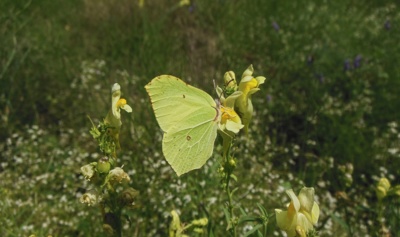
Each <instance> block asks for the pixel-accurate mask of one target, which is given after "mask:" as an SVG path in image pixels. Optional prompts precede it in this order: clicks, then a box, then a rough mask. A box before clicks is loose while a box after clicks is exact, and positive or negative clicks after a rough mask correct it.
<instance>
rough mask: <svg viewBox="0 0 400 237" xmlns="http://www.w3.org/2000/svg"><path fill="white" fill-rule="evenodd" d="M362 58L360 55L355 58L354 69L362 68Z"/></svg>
mask: <svg viewBox="0 0 400 237" xmlns="http://www.w3.org/2000/svg"><path fill="white" fill-rule="evenodd" d="M361 61H362V56H361V55H360V54H359V55H357V56H356V57H355V58H354V62H353V65H354V68H359V67H360V66H361Z"/></svg>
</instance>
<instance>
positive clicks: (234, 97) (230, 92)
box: [217, 65, 265, 137]
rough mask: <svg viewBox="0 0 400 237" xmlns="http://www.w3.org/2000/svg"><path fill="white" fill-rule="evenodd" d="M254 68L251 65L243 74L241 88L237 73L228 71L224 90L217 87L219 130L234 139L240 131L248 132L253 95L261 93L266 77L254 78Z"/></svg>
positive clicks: (225, 76)
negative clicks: (219, 116)
mask: <svg viewBox="0 0 400 237" xmlns="http://www.w3.org/2000/svg"><path fill="white" fill-rule="evenodd" d="M253 72H254V69H253V66H252V65H250V66H249V67H248V68H247V69H246V70H245V71H244V73H243V75H242V78H241V80H240V83H239V86H238V85H237V82H236V78H235V73H234V72H233V71H228V72H226V73H225V75H224V82H225V83H224V84H225V87H224V89H222V88H220V87H217V94H218V96H219V98H220V100H221V109H220V111H221V121H220V126H219V130H220V131H221V132H222V133H224V134H226V135H227V136H230V137H232V136H233V135H234V134H237V133H238V132H239V130H240V129H242V128H244V129H245V132H246V133H247V132H248V127H249V123H250V120H251V117H252V116H253V104H252V102H251V95H252V94H254V93H255V92H257V91H259V90H260V88H258V87H259V86H260V85H261V84H263V83H264V81H265V77H262V76H259V77H255V78H254V77H253V76H252V75H253Z"/></svg>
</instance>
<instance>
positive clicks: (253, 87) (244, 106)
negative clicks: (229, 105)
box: [235, 65, 265, 133]
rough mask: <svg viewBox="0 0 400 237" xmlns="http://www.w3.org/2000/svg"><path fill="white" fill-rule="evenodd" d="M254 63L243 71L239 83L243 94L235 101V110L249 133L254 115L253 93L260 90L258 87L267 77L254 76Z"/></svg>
mask: <svg viewBox="0 0 400 237" xmlns="http://www.w3.org/2000/svg"><path fill="white" fill-rule="evenodd" d="M253 72H254V69H253V65H250V66H249V67H248V68H247V69H246V70H245V71H244V73H243V75H242V79H241V80H240V83H239V91H241V92H242V95H241V96H240V97H238V98H237V101H236V103H235V110H236V111H237V112H238V114H239V115H240V117H241V118H242V121H243V125H244V130H245V132H246V133H247V132H248V127H249V123H250V120H251V118H252V117H253V104H252V102H251V95H252V94H254V93H256V92H257V91H259V90H260V88H258V87H259V86H260V85H261V84H263V83H264V81H265V77H262V76H259V77H253V76H252V75H253Z"/></svg>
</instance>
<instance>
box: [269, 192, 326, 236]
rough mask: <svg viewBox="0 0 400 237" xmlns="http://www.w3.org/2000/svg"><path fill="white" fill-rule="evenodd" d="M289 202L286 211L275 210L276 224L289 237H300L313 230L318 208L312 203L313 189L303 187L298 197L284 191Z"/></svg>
mask: <svg viewBox="0 0 400 237" xmlns="http://www.w3.org/2000/svg"><path fill="white" fill-rule="evenodd" d="M286 193H287V195H289V197H290V199H291V202H290V203H289V205H288V208H287V211H283V210H281V209H275V214H276V223H277V225H278V227H279V228H281V229H282V230H284V231H285V232H286V233H287V235H288V236H289V237H294V236H301V237H303V236H304V237H305V236H306V234H307V233H308V232H310V231H312V230H313V225H315V224H316V223H317V222H318V218H319V206H318V204H317V203H316V202H315V201H314V188H307V187H304V188H302V189H301V190H300V193H299V195H298V196H296V194H294V192H293V190H292V189H289V190H287V191H286Z"/></svg>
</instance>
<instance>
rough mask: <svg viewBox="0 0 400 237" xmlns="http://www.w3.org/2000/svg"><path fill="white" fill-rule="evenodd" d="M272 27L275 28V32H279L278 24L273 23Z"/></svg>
mask: <svg viewBox="0 0 400 237" xmlns="http://www.w3.org/2000/svg"><path fill="white" fill-rule="evenodd" d="M272 27H274V29H275V31H277V32H278V31H279V29H280V27H279V25H278V23H276V21H274V22H272Z"/></svg>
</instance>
